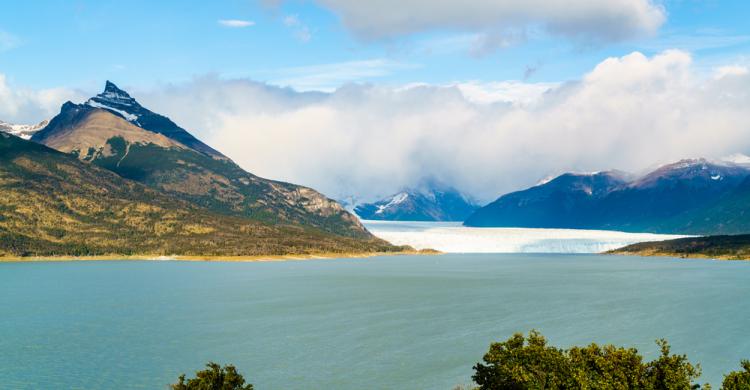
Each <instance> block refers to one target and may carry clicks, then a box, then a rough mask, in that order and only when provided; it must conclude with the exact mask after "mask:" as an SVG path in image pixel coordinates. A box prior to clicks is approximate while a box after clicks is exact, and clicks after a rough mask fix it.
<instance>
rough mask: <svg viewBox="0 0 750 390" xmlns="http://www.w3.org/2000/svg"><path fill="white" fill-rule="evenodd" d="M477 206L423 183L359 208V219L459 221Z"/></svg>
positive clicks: (446, 189)
mask: <svg viewBox="0 0 750 390" xmlns="http://www.w3.org/2000/svg"><path fill="white" fill-rule="evenodd" d="M476 208H477V206H476V205H475V204H474V203H473V202H472V201H471V200H469V198H468V197H466V196H465V195H463V194H461V193H460V192H458V191H457V190H456V189H454V188H451V187H448V186H445V185H441V184H438V183H436V182H435V181H431V180H428V181H425V182H424V183H421V184H420V185H418V186H416V187H415V188H408V189H404V190H402V191H400V192H398V193H396V194H394V195H391V196H389V197H386V198H385V199H382V200H379V201H377V202H374V203H363V204H359V205H357V206H356V207H355V208H354V212H355V213H356V214H357V215H359V217H360V218H362V219H366V220H367V219H374V220H387V221H462V220H463V219H464V218H466V217H467V216H469V214H471V213H472V212H473V211H474V210H476Z"/></svg>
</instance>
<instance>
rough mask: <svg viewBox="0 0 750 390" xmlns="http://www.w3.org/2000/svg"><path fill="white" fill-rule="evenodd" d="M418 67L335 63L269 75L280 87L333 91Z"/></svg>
mask: <svg viewBox="0 0 750 390" xmlns="http://www.w3.org/2000/svg"><path fill="white" fill-rule="evenodd" d="M415 67H418V66H417V65H414V64H406V63H401V62H397V61H392V60H388V59H383V58H376V59H371V60H361V61H347V62H337V63H332V64H321V65H309V66H298V67H290V68H281V69H276V70H274V71H272V72H267V73H268V74H269V75H270V81H271V83H273V84H276V85H283V86H290V87H293V88H295V89H297V90H300V91H329V92H330V91H333V90H335V89H336V87H337V86H339V85H342V84H346V83H350V82H355V81H364V80H369V79H372V78H377V77H382V76H387V75H389V74H391V73H392V72H394V71H396V70H400V69H411V68H415Z"/></svg>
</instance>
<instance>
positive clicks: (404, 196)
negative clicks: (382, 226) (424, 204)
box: [375, 192, 409, 214]
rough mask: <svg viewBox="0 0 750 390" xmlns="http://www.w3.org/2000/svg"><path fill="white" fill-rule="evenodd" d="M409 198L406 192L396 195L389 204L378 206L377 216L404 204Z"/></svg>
mask: <svg viewBox="0 0 750 390" xmlns="http://www.w3.org/2000/svg"><path fill="white" fill-rule="evenodd" d="M408 198H409V194H407V193H406V192H401V193H399V194H396V195H394V196H393V197H392V198H391V200H390V201H389V202H388V203H387V204H385V205H380V206H378V211H376V212H375V214H382V213H383V212H384V211H385V210H387V209H389V208H390V207H393V206H396V205H399V204H401V203H403V202H404V201H405V200H406V199H408Z"/></svg>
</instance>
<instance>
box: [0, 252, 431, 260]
mask: <svg viewBox="0 0 750 390" xmlns="http://www.w3.org/2000/svg"><path fill="white" fill-rule="evenodd" d="M439 254H442V252H439V251H435V250H431V249H423V250H413V251H399V252H362V253H315V254H297V255H295V254H289V255H265V256H263V255H259V256H213V255H211V256H199V255H174V256H171V255H170V256H165V255H129V256H126V255H114V254H113V255H101V256H0V263H35V262H40V263H41V262H70V261H154V262H158V261H196V262H198V261H203V262H237V263H250V262H270V261H304V260H333V259H360V258H369V257H377V256H406V255H439Z"/></svg>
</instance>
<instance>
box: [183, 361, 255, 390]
mask: <svg viewBox="0 0 750 390" xmlns="http://www.w3.org/2000/svg"><path fill="white" fill-rule="evenodd" d="M206 367H208V369H206V370H202V371H197V372H196V373H195V378H190V379H187V381H186V380H185V374H182V375H180V377H179V379H178V381H177V383H175V384H172V385H169V387H170V388H171V389H172V390H253V385H251V384H247V385H245V378H243V377H242V375H240V374H239V373H238V372H237V369H236V368H235V367H234V366H233V365H229V364H228V365H226V366H224V367H223V368H222V367H221V366H219V365H218V364H216V363H214V362H209V363H208V364H206Z"/></svg>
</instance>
